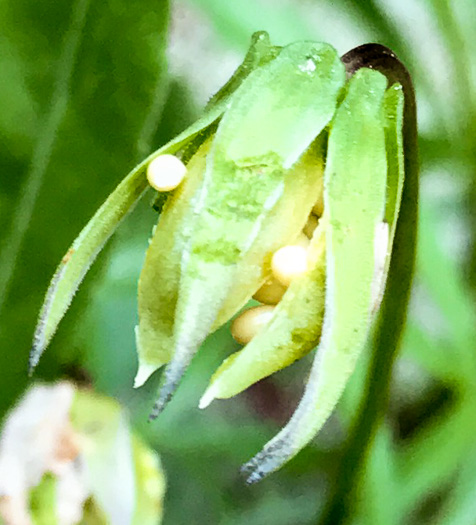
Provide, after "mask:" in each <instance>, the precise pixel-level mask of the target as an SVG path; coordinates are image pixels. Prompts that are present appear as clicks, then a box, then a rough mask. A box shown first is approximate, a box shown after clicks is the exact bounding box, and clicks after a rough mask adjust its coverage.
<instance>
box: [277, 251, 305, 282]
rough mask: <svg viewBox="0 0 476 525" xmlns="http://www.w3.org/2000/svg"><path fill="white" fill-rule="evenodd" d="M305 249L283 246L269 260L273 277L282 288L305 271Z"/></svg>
mask: <svg viewBox="0 0 476 525" xmlns="http://www.w3.org/2000/svg"><path fill="white" fill-rule="evenodd" d="M307 265H308V263H307V249H306V248H305V247H304V246H296V245H289V246H283V247H282V248H280V249H279V250H278V251H277V252H275V253H274V255H273V258H272V259H271V270H272V272H273V275H274V277H275V278H276V279H277V280H278V281H279V282H280V283H281V284H283V285H284V286H289V285H290V284H291V282H292V281H293V280H294V279H296V277H299V276H300V275H302V274H303V273H305V272H306V271H307Z"/></svg>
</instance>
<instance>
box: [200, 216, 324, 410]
mask: <svg viewBox="0 0 476 525" xmlns="http://www.w3.org/2000/svg"><path fill="white" fill-rule="evenodd" d="M323 222H324V219H321V221H320V223H319V225H318V227H317V228H316V230H315V233H314V236H313V238H312V239H311V243H310V245H309V249H308V270H307V272H306V273H305V274H304V275H302V276H301V277H299V278H297V279H295V280H294V281H293V282H292V283H291V284H290V286H289V288H288V289H287V290H286V292H285V294H284V295H283V297H282V298H281V300H280V301H279V303H278V304H277V306H276V308H275V310H274V312H273V316H272V318H271V319H270V321H269V323H268V324H267V325H266V326H265V327H264V328H263V329H262V330H261V331H260V332H259V333H258V334H257V335H256V336H255V337H254V338H253V339H252V340H251V341H250V342H249V343H248V344H247V345H246V346H245V347H244V348H243V349H242V350H240V351H238V352H235V353H234V354H232V355H231V356H229V357H228V358H227V359H226V360H225V361H224V362H223V363H222V364H221V365H220V367H219V368H218V370H217V371H216V372H215V374H214V375H213V377H212V379H211V381H210V385H209V387H208V388H207V390H206V392H205V394H204V395H203V397H202V399H201V402H200V408H205V407H206V406H208V405H209V404H210V403H211V401H213V399H224V398H229V397H232V396H234V395H236V394H239V393H240V392H242V391H243V390H245V389H246V388H248V387H249V386H250V385H252V384H253V383H256V382H257V381H259V380H261V379H263V378H264V377H267V376H270V375H271V374H273V373H275V372H277V371H278V370H281V369H282V368H285V367H287V366H289V365H290V364H292V363H293V362H294V361H296V360H297V359H300V358H301V357H303V356H304V355H306V354H307V353H308V352H310V351H311V350H312V349H313V348H314V347H315V346H316V345H317V344H318V342H319V338H320V335H321V328H322V320H323V317H324V303H325V269H326V268H325V225H324V224H323Z"/></svg>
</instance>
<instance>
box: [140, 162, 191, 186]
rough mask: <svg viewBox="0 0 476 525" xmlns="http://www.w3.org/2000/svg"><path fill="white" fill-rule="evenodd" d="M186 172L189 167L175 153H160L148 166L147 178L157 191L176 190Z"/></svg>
mask: <svg viewBox="0 0 476 525" xmlns="http://www.w3.org/2000/svg"><path fill="white" fill-rule="evenodd" d="M186 173H187V167H186V166H185V164H184V163H183V162H182V161H181V160H180V159H179V158H177V157H176V156H175V155H168V154H167V155H159V156H158V157H156V158H155V159H154V160H152V161H151V163H150V164H149V165H148V166H147V180H148V181H149V184H150V185H151V186H152V188H154V190H157V191H171V190H174V189H175V188H176V187H177V186H178V185H179V184H180V183H181V182H182V181H183V179H184V177H185V175H186Z"/></svg>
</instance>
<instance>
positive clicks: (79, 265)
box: [29, 32, 276, 372]
mask: <svg viewBox="0 0 476 525" xmlns="http://www.w3.org/2000/svg"><path fill="white" fill-rule="evenodd" d="M275 52H276V51H275V48H273V47H272V46H271V45H270V43H269V38H268V36H267V34H266V33H264V32H260V33H256V34H255V35H253V38H252V45H251V48H250V51H249V52H248V54H247V56H246V58H245V62H244V63H243V64H242V66H240V68H238V70H237V71H236V73H235V74H234V75H233V77H232V79H231V80H230V82H229V83H228V84H227V85H226V86H225V87H224V88H223V89H222V90H220V92H219V93H217V95H215V97H214V99H212V100H211V101H210V104H209V105H208V106H207V110H206V111H205V113H204V115H203V117H202V118H200V119H199V120H197V121H196V122H195V123H193V124H192V125H191V126H190V127H188V128H187V129H186V130H185V131H183V132H182V133H180V134H179V135H178V136H177V137H175V138H174V139H172V140H171V141H170V142H169V143H168V144H166V145H165V146H162V147H161V148H160V149H159V150H157V151H156V152H154V153H153V154H152V155H150V156H149V157H148V158H147V159H145V160H144V161H143V162H141V163H140V164H139V165H138V166H137V167H136V168H134V169H133V170H132V171H131V172H130V173H129V175H127V177H126V178H125V179H124V180H123V181H122V182H121V183H120V184H119V185H118V186H117V188H116V189H115V190H114V191H113V192H112V193H111V194H110V195H109V197H108V198H107V199H106V201H105V202H104V204H103V205H102V206H101V207H100V208H99V210H98V211H97V212H96V213H95V215H94V216H93V217H92V219H91V220H90V221H89V222H88V224H87V225H86V226H85V228H84V229H83V230H82V231H81V233H80V234H79V236H78V237H77V238H76V239H75V241H74V242H73V244H72V245H71V246H70V248H69V249H68V251H67V252H66V254H65V256H64V257H63V259H62V260H61V262H60V264H59V266H58V268H57V269H56V272H55V274H54V276H53V278H52V280H51V283H50V285H49V287H48V290H47V292H46V297H45V301H44V303H43V306H42V308H41V312H40V316H39V319H38V324H37V327H36V330H35V334H34V339H33V347H32V349H31V353H30V363H29V366H30V372H31V371H32V370H33V369H34V368H35V366H36V365H37V364H38V361H39V359H40V357H41V354H42V353H43V351H44V350H45V348H46V347H47V346H48V344H49V342H50V340H51V338H52V337H53V335H54V333H55V331H56V329H57V327H58V324H59V322H60V321H61V319H62V318H63V316H64V315H65V313H66V311H67V310H68V308H69V305H70V304H71V301H72V299H73V296H74V294H75V293H76V291H77V289H78V287H79V285H80V284H81V282H82V280H83V278H84V276H85V275H86V273H87V271H88V270H89V268H90V266H91V264H92V263H93V262H94V260H95V258H96V256H97V255H98V253H99V252H100V251H101V250H102V248H103V246H104V244H105V243H106V242H107V241H108V239H109V238H110V237H111V235H112V234H113V233H114V232H115V230H116V228H117V227H118V225H119V223H120V222H121V220H122V219H123V218H124V217H125V215H127V213H129V212H130V211H131V210H132V209H133V208H134V207H135V205H136V203H137V201H138V200H139V199H140V197H141V196H142V195H143V193H144V192H145V190H146V189H147V188H148V187H149V186H148V183H147V179H146V176H145V172H146V168H147V165H148V164H149V163H150V161H151V160H152V159H154V158H155V157H157V156H158V155H162V154H164V153H176V152H177V151H179V150H180V149H182V148H183V147H184V146H186V145H187V144H188V143H189V142H190V141H191V140H192V139H193V138H194V137H196V136H197V135H199V134H200V133H201V132H203V131H204V130H206V129H207V128H208V127H209V126H210V125H211V124H212V123H213V122H215V121H216V120H217V119H218V118H219V117H220V116H221V115H222V113H223V112H224V110H225V108H226V106H227V104H228V98H229V96H230V94H231V93H232V92H233V90H234V89H236V88H237V86H238V85H239V84H240V83H241V82H242V81H243V79H244V78H246V76H247V75H248V74H249V73H250V71H251V70H252V69H253V68H254V67H256V66H257V65H258V64H261V63H264V62H266V61H267V60H270V59H271V57H273V56H274V54H275Z"/></svg>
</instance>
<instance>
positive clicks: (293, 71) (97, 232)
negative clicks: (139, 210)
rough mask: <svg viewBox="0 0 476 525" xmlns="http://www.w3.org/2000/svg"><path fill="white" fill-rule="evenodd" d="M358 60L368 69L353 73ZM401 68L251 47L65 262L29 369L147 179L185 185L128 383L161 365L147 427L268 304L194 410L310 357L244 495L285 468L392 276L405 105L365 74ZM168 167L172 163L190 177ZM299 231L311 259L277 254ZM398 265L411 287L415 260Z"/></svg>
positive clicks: (371, 57) (303, 47) (376, 58)
mask: <svg viewBox="0 0 476 525" xmlns="http://www.w3.org/2000/svg"><path fill="white" fill-rule="evenodd" d="M366 61H368V62H369V66H370V67H369V68H366V67H362V66H365V65H366ZM344 64H345V65H344ZM389 64H390V66H389ZM399 64H400V63H399V62H398V61H397V60H396V59H395V57H393V55H391V54H390V53H389V52H388V50H386V48H383V47H381V46H377V45H369V46H363V47H362V48H357V50H354V51H353V52H350V53H349V54H347V55H346V56H345V57H343V59H342V60H341V59H340V58H339V57H338V55H337V53H336V51H335V50H334V49H333V48H332V47H331V46H329V45H327V44H320V43H314V42H298V43H294V44H291V45H288V46H286V47H283V48H278V47H275V46H272V45H271V44H270V43H269V39H268V36H267V35H266V34H265V33H257V34H256V35H254V37H253V42H252V46H251V48H250V51H249V52H248V55H247V57H246V58H245V61H244V63H243V64H242V65H241V66H240V68H239V69H238V70H237V72H236V73H235V74H234V75H233V77H232V78H231V79H230V81H229V82H228V83H227V84H226V85H225V86H224V88H223V89H222V90H221V91H220V92H219V93H218V94H217V95H215V97H213V98H212V100H211V101H210V103H209V104H208V106H207V108H206V109H205V112H204V115H203V117H202V118H201V119H200V120H199V121H197V122H196V123H195V124H193V125H192V126H191V127H190V128H189V129H187V130H185V131H184V132H183V133H181V134H180V135H179V136H178V137H176V138H175V139H173V140H172V141H171V142H170V143H169V144H166V145H165V146H163V147H162V148H160V149H159V150H158V151H156V152H155V153H154V154H152V155H151V156H150V157H149V158H148V159H146V160H145V161H144V162H143V163H142V164H140V165H139V166H138V167H137V168H136V169H135V170H134V171H133V172H132V173H131V174H129V175H128V176H127V177H126V178H125V179H124V181H123V182H122V183H121V184H120V185H119V186H118V187H117V188H116V190H115V191H114V192H113V193H112V194H111V195H110V196H109V198H108V199H107V200H106V202H105V203H104V205H103V206H102V207H101V208H100V209H99V210H98V212H97V213H96V215H95V216H94V217H93V218H92V219H91V221H90V222H89V224H88V225H87V226H86V227H85V229H84V230H83V231H82V232H81V234H80V235H79V237H78V238H77V240H76V241H75V242H74V243H73V245H72V247H71V248H70V250H68V252H67V254H66V255H65V257H64V258H63V260H62V262H61V264H60V266H59V268H58V269H57V271H56V274H55V276H54V277H53V280H52V283H51V285H50V288H49V291H48V293H47V296H46V300H45V304H44V306H43V309H42V312H41V315H40V321H39V324H38V328H37V331H36V333H35V341H34V347H33V350H32V354H31V361H30V364H31V367H34V366H35V365H36V363H37V361H38V359H39V357H40V355H41V353H42V351H43V349H44V348H45V346H46V345H47V344H48V342H49V340H50V339H51V337H52V335H53V333H54V331H55V329H56V327H57V324H58V323H59V321H60V319H61V318H62V317H63V315H64V313H65V311H66V309H67V307H68V305H69V303H70V301H71V299H72V296H73V294H74V292H75V290H76V289H77V287H78V285H79V283H80V282H81V280H82V278H83V277H84V274H85V273H86V271H87V269H88V268H89V266H90V264H91V262H92V261H93V259H94V257H95V256H96V255H97V253H98V252H99V250H100V249H101V248H102V246H103V244H104V242H105V241H106V240H107V239H108V238H109V236H110V235H111V234H112V233H113V231H114V229H115V227H116V226H117V224H118V223H119V221H120V219H121V218H122V217H123V216H124V215H125V214H126V213H127V212H128V211H129V210H130V209H131V208H132V207H133V206H134V204H135V203H136V202H137V200H138V199H139V198H140V197H141V195H142V194H143V193H144V191H145V190H146V188H147V187H148V184H147V177H146V172H147V169H148V168H149V172H148V174H149V179H150V180H151V182H152V184H156V182H157V180H158V181H159V182H158V186H156V187H158V188H161V189H170V188H172V187H173V186H174V184H172V185H170V182H169V180H168V177H165V178H166V179H167V180H163V179H161V174H160V169H161V167H162V169H163V168H164V166H165V167H166V169H169V170H171V171H169V173H168V175H170V176H171V177H172V178H173V176H175V175H176V176H177V181H180V180H181V179H182V178H183V181H182V182H181V183H180V184H179V185H178V186H177V188H176V189H173V190H172V191H169V192H168V193H167V198H166V201H165V204H163V206H161V213H160V217H159V222H158V224H157V226H156V227H155V229H154V233H153V236H152V239H151V241H150V245H149V248H148V250H147V255H146V260H145V264H144V267H143V270H142V274H141V277H140V280H139V325H138V327H137V330H136V335H137V350H138V354H139V370H138V374H137V376H136V382H135V384H136V386H140V385H141V384H143V383H144V382H145V381H146V380H147V378H148V377H149V376H150V375H151V374H152V373H153V372H154V371H155V370H157V369H158V368H160V367H162V366H163V365H166V368H165V371H164V374H163V380H162V386H161V390H160V393H159V398H158V401H157V403H156V405H155V407H154V412H153V414H152V417H156V416H157V415H158V413H159V412H160V411H161V410H162V409H163V408H164V406H165V405H166V404H167V402H168V401H169V399H170V398H171V396H172V395H173V393H174V391H175V389H176V388H177V386H178V384H179V381H180V379H181V377H182V375H183V374H184V372H185V371H186V369H187V366H188V365H189V363H190V361H191V359H192V358H193V356H194V355H195V353H196V352H197V351H198V349H199V348H200V345H201V344H202V342H203V341H204V340H205V338H206V337H207V336H208V334H210V333H211V332H213V331H214V330H216V329H217V328H218V327H220V326H222V325H223V324H224V323H226V322H227V321H228V320H229V319H230V318H232V317H233V316H234V315H235V314H236V313H238V312H239V311H240V309H241V308H243V306H244V305H245V304H246V303H247V302H248V301H249V299H250V298H251V297H252V296H253V295H254V296H255V297H256V298H258V299H260V298H261V299H262V300H263V302H265V303H269V302H271V303H277V304H276V306H275V307H274V308H269V307H268V308H267V309H265V310H264V311H265V312H266V316H265V319H266V323H264V326H262V327H261V329H260V330H259V331H257V333H256V335H255V337H253V338H252V339H251V340H250V341H249V342H248V344H246V346H244V348H243V349H242V350H241V351H239V352H237V353H235V354H234V355H232V356H230V357H229V358H228V359H227V360H225V362H224V363H223V364H222V365H221V367H220V368H219V369H218V370H217V372H216V373H215V374H214V376H213V378H212V380H211V383H210V385H209V387H208V389H207V391H206V393H205V394H204V396H203V397H202V401H201V407H205V406H207V405H208V404H209V403H210V402H211V401H212V400H213V399H215V398H228V397H231V396H233V395H235V394H237V393H239V392H241V391H242V390H244V389H246V388H247V387H248V386H250V385H251V384H253V383H254V382H256V381H258V380H260V379H262V378H263V377H266V376H269V375H270V374H272V373H274V372H276V371H277V370H279V369H281V368H283V367H285V366H288V365H289V364H291V363H292V362H294V361H295V360H296V359H299V358H300V357H302V356H303V355H305V354H307V353H308V352H310V351H311V350H313V349H314V348H317V351H316V357H315V361H314V365H313V367H312V370H311V373H310V377H309V381H308V385H307V387H306V390H305V393H304V396H303V398H302V401H301V403H300V404H299V407H298V408H297V410H296V412H295V414H294V415H293V417H292V419H291V420H290V422H289V423H288V425H287V426H286V427H285V428H284V429H283V430H282V431H281V432H280V433H279V434H278V436H276V438H274V439H273V440H272V441H271V442H270V443H269V444H268V445H267V446H266V447H265V449H264V451H263V452H262V453H260V454H259V455H258V456H257V457H256V458H255V459H254V460H253V461H252V462H251V463H250V464H249V465H248V466H247V468H249V470H250V471H251V473H250V477H249V480H250V481H256V480H258V479H260V478H261V477H262V476H263V475H265V474H267V473H268V472H271V471H273V470H276V469H277V468H279V467H280V466H281V465H282V464H283V463H285V462H286V461H287V460H288V459H290V458H291V457H292V456H294V455H295V454H296V453H297V452H298V451H299V450H300V449H301V448H302V447H303V446H305V445H306V444H307V443H308V442H309V441H310V439H312V437H313V436H314V435H315V434H316V432H317V431H318V430H319V429H320V428H321V427H322V425H323V424H324V422H325V421H326V419H327V418H328V417H329V415H330V413H331V412H332V410H333V408H334V407H335V405H336V403H337V401H338V400H339V398H340V395H341V394H342V391H343V389H344V387H345V385H346V383H347V380H348V378H349V376H350V374H351V373H352V371H353V369H354V367H355V363H356V360H357V358H358V356H359V355H360V353H361V352H362V350H363V348H364V347H365V344H366V341H367V339H368V335H369V332H370V330H371V328H372V326H373V323H374V320H375V319H376V313H377V311H378V306H379V303H380V300H381V298H382V295H383V291H384V288H385V283H386V279H387V275H388V274H389V268H390V261H391V259H392V257H391V255H392V252H393V248H394V240H395V237H396V232H397V222H398V217H399V210H400V208H401V205H402V192H403V187H404V174H405V171H406V168H405V167H404V155H403V152H404V137H403V132H404V129H403V121H404V106H406V107H405V111H407V113H408V107H409V105H408V98H407V102H405V100H404V94H403V90H402V85H401V84H400V83H398V82H395V83H394V78H393V77H392V75H391V74H389V75H387V76H385V75H383V74H382V73H380V72H378V71H376V70H375V69H382V70H388V69H389V70H390V73H391V72H392V71H393V72H394V73H395V74H396V77H397V79H398V78H400V77H401V78H403V77H402V76H401V75H400V74H399V70H398V67H397V66H398V65H399ZM392 68H393V69H392ZM346 70H347V71H346ZM346 73H347V75H346ZM405 79H406V77H405V78H403V81H405ZM389 80H390V81H391V82H389ZM410 87H411V86H410ZM406 89H407V87H406ZM410 109H411V108H410ZM407 135H408V133H407ZM406 149H407V146H406V145H405V150H406ZM163 155H176V156H178V157H180V159H181V162H182V163H183V164H184V165H186V170H185V168H183V164H182V163H180V162H178V161H177V160H176V159H171V158H170V157H162V156H163ZM405 155H407V151H405ZM169 162H172V167H170V164H169ZM174 166H175V167H174ZM167 167H168V168H167ZM176 168H177V169H178V171H177V172H175V171H174V170H175V169H176ZM157 170H159V173H157ZM165 175H167V173H165ZM157 177H158V179H157ZM159 201H160V202H163V198H162V197H161V198H159ZM303 229H305V230H306V231H307V233H308V235H309V236H310V237H311V238H310V241H309V243H308V246H306V251H304V248H303V247H302V246H301V247H300V248H296V247H295V248H294V249H291V250H289V249H287V252H286V248H285V247H286V246H288V245H293V244H296V242H297V241H296V239H297V238H298V237H299V236H300V235H301V236H302V231H303ZM397 237H398V234H397ZM305 244H306V243H305ZM283 248H284V249H285V251H284V252H283V251H282V250H283ZM285 252H286V253H288V252H289V253H293V254H297V255H296V256H298V255H299V253H303V252H304V253H305V257H304V259H303V260H301V263H303V264H301V266H302V268H301V271H299V272H294V273H296V275H294V276H293V275H292V274H293V272H292V271H288V270H286V268H284V270H283V267H282V266H280V263H279V260H280V256H278V254H283V253H285ZM303 261H304V262H303ZM297 262H298V263H299V258H298V260H297ZM407 266H408V271H407V272H406V275H410V274H411V269H412V258H411V257H410V259H409V260H408V261H407ZM281 270H283V271H281ZM390 273H392V272H391V271H390ZM284 274H286V275H284ZM283 275H284V276H283ZM276 277H277V278H278V280H281V281H282V282H281V284H280V285H278V288H279V290H278V292H279V293H276V286H275V287H274V289H271V288H272V287H271V288H270V285H269V283H270V280H271V281H272V280H273V279H274V278H276ZM293 277H294V278H293ZM407 281H408V283H407V284H408V285H405V286H404V288H405V292H404V294H403V295H404V298H403V299H402V301H401V305H402V306H401V309H403V311H404V309H405V306H406V300H407V295H408V293H407V292H408V286H409V277H408V278H407ZM263 286H264V288H263ZM271 295H274V298H273V299H271V298H270V297H271ZM260 312H261V313H263V310H261V311H260ZM246 322H247V321H246ZM246 322H245V321H243V323H245V324H246ZM254 322H255V320H252V321H251V324H253V323H254ZM235 326H236V325H235ZM245 328H246V326H245ZM237 330H238V332H239V328H237ZM399 330H400V328H398V330H397V331H399ZM239 335H240V334H238V336H239ZM242 339H243V340H244V341H245V342H246V341H247V340H248V339H250V337H247V338H246V337H244V338H242ZM397 339H398V338H397ZM394 346H395V345H394Z"/></svg>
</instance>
